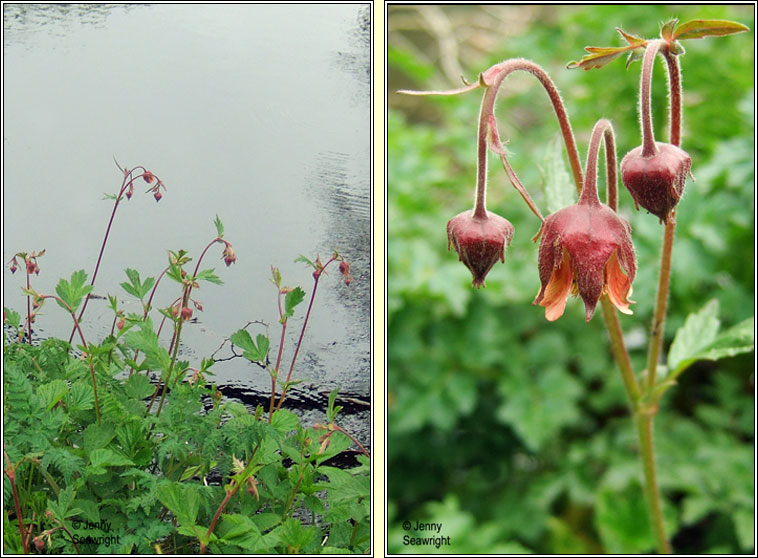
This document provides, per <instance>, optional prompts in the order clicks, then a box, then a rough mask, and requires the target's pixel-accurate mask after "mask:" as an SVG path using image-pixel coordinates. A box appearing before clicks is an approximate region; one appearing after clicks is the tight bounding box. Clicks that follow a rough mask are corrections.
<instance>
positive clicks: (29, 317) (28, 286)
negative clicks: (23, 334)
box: [24, 262, 70, 345]
mask: <svg viewBox="0 0 758 558" xmlns="http://www.w3.org/2000/svg"><path fill="white" fill-rule="evenodd" d="M24 263H26V262H24ZM24 267H27V266H24ZM29 279H30V277H29V268H28V267H27V269H26V289H27V290H29V289H31V288H32V284H31V281H30V280H29ZM26 328H27V329H26V331H27V337H28V338H29V344H30V345H31V344H32V297H31V295H26ZM69 342H70V341H69Z"/></svg>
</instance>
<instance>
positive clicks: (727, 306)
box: [387, 5, 755, 553]
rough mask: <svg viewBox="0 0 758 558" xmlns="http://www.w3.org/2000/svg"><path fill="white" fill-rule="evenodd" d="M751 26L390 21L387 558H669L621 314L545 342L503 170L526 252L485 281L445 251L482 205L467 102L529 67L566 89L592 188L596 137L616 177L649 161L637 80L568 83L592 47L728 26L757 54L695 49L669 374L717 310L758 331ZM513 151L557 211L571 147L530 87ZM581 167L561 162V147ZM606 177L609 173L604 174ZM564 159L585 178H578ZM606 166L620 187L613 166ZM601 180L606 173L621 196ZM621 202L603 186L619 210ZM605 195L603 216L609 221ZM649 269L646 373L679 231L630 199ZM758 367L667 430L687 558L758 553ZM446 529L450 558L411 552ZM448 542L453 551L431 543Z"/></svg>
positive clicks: (466, 17)
mask: <svg viewBox="0 0 758 558" xmlns="http://www.w3.org/2000/svg"><path fill="white" fill-rule="evenodd" d="M753 9H754V7H753V6H743V7H727V6H681V5H680V6H653V5H635V6H584V7H567V6H542V7H537V6H524V5H522V6H441V7H440V6H389V8H388V19H387V23H388V28H389V31H388V73H387V78H388V104H389V113H388V172H389V176H388V338H387V351H388V360H387V363H388V372H387V374H388V418H387V422H388V424H387V427H388V430H387V453H388V458H387V481H388V487H387V491H388V499H389V502H388V515H389V530H388V544H389V548H388V550H389V552H390V553H399V552H423V553H427V552H446V553H519V552H536V553H602V552H609V553H637V552H648V551H652V550H653V549H654V546H655V545H654V541H653V538H652V535H651V533H650V531H649V527H648V519H647V514H646V508H645V504H644V500H643V495H642V491H641V480H642V474H641V469H640V463H639V458H638V454H637V441H636V433H635V431H634V429H633V424H632V422H631V420H630V417H629V411H628V406H627V403H626V398H625V393H624V389H623V385H622V382H621V377H620V374H619V372H618V370H617V369H616V368H615V366H614V364H613V362H612V358H611V355H610V351H609V345H608V339H607V334H606V332H605V329H604V327H603V323H602V317H601V315H600V314H601V313H600V312H598V313H597V314H596V316H595V318H594V319H593V320H592V321H591V322H590V323H589V324H585V322H584V305H583V304H582V303H581V300H579V299H573V298H570V299H569V302H568V304H567V307H566V312H565V314H564V316H563V317H562V318H561V319H559V320H558V321H557V322H554V323H549V322H547V321H546V320H545V318H544V310H543V309H542V308H540V307H533V306H532V305H531V303H532V300H533V299H534V296H535V295H536V294H537V291H538V288H539V278H538V274H537V265H536V263H537V245H536V244H533V243H532V242H531V240H530V239H531V238H532V236H534V234H535V233H536V232H537V230H538V221H537V219H536V218H535V217H534V216H533V215H532V214H531V213H530V212H529V210H528V209H527V207H526V206H525V204H524V203H522V201H521V199H520V197H519V196H518V194H517V192H516V191H515V190H514V189H513V188H512V187H511V186H510V183H509V182H508V180H507V177H506V176H505V173H504V172H503V170H502V167H501V165H500V162H499V160H498V159H497V158H496V157H495V156H494V155H491V156H490V170H489V190H488V208H489V209H490V210H491V211H494V212H496V213H498V214H499V215H502V216H504V217H506V218H507V219H508V220H510V221H511V222H512V223H513V225H514V226H515V230H516V232H515V235H514V238H513V241H512V244H511V246H510V248H509V249H508V250H507V252H506V262H505V265H502V264H500V263H498V264H497V265H496V266H495V267H494V268H493V270H492V271H491V272H490V273H489V275H488V276H487V288H486V289H482V290H480V291H477V290H475V289H472V288H471V274H470V273H469V271H468V270H467V269H466V268H465V267H464V265H463V264H462V263H460V262H459V261H458V258H457V256H456V254H455V253H454V252H448V251H447V240H446V235H445V225H446V223H447V221H448V220H449V219H450V218H451V217H453V216H454V215H456V214H457V213H459V212H461V211H464V210H466V209H470V208H471V207H472V205H473V190H474V177H475V165H476V157H475V154H476V145H475V144H476V122H477V116H478V112H479V104H480V101H481V90H477V91H473V92H469V93H467V94H465V95H459V96H455V97H409V96H402V95H398V94H396V93H395V91H396V90H398V89H403V88H408V89H449V88H454V87H458V86H459V85H460V83H461V82H460V76H461V75H463V76H464V77H465V78H467V79H468V80H469V81H473V80H475V79H476V78H477V76H478V74H479V72H481V71H483V70H485V69H487V68H488V67H489V66H491V65H492V64H494V63H497V62H499V61H502V60H505V59H507V58H512V57H525V58H529V59H531V60H533V61H535V62H537V63H538V64H540V65H541V66H543V68H545V69H546V70H547V71H548V73H549V74H550V75H551V77H552V78H553V80H554V81H555V82H556V85H557V86H558V88H559V89H560V91H561V93H562V96H563V98H564V101H565V103H566V105H567V110H568V113H569V116H570V118H571V122H572V126H573V128H574V132H575V134H576V136H577V141H578V144H579V150H580V154H581V157H582V164H584V159H585V157H586V150H587V142H588V140H589V134H590V131H591V129H592V126H593V125H594V123H595V121H596V120H597V119H598V118H601V117H606V118H609V119H611V121H612V122H613V125H614V128H615V131H616V141H617V146H618V157H619V160H620V159H621V157H623V155H624V154H625V153H626V152H627V151H629V150H631V149H632V148H634V147H636V146H637V145H639V144H640V143H641V139H640V131H639V124H638V116H637V88H638V86H639V77H640V64H639V63H635V64H633V65H632V66H631V67H630V68H629V69H628V70H627V69H625V67H624V61H623V59H620V60H616V61H614V62H613V63H611V64H610V65H608V66H606V67H605V68H603V69H601V70H592V71H583V70H567V69H565V66H566V64H567V63H568V62H570V61H571V60H579V59H580V58H581V57H582V55H583V54H584V50H583V48H584V46H587V45H594V46H616V45H621V44H622V40H621V37H620V36H619V35H618V33H617V32H616V31H615V28H616V27H617V26H618V27H622V28H623V29H624V30H625V31H627V32H630V33H633V34H636V35H639V36H643V37H647V38H654V37H656V36H657V34H658V29H659V26H660V24H661V23H662V22H665V21H667V20H668V19H670V18H672V17H678V18H679V19H680V21H687V20H690V19H714V18H721V19H731V20H735V21H739V22H741V23H743V24H745V25H747V26H749V27H750V29H751V31H750V32H748V33H742V34H739V35H733V36H729V37H721V38H706V39H702V40H690V41H684V42H683V44H684V46H685V47H686V49H687V52H686V54H685V55H684V56H682V59H681V63H682V74H683V84H684V133H683V143H682V147H683V148H684V149H685V150H686V151H687V152H688V153H689V154H690V155H691V156H692V160H693V165H692V172H693V174H694V176H695V179H696V182H692V181H691V180H688V182H687V186H686V189H685V195H684V198H683V200H682V201H681V203H680V204H679V210H678V214H677V221H678V227H677V236H676V241H675V248H674V257H673V278H672V288H671V294H670V299H669V309H670V311H669V315H668V321H667V323H666V338H665V339H666V343H665V346H664V351H666V350H667V348H668V346H669V344H670V343H671V341H672V339H673V336H674V334H675V332H676V330H677V329H678V328H679V327H680V326H681V325H682V323H683V322H684V320H685V318H686V317H687V315H688V314H689V313H691V312H694V311H696V310H698V309H700V308H701V307H702V306H703V305H704V304H705V303H706V302H707V301H708V300H710V299H712V298H716V299H718V301H719V304H720V314H719V317H720V319H721V321H722V327H728V326H730V325H733V324H736V323H738V322H740V321H742V320H744V319H745V318H748V317H750V316H751V315H753V308H754V304H755V301H754V270H755V245H754V156H753V154H754V148H755V146H754V142H753V137H754V132H753V129H754V95H755V93H754V79H753V76H754V53H755V47H754V32H753V29H754V16H753ZM496 114H497V117H498V122H499V127H500V134H501V138H502V139H503V140H506V139H509V140H510V144H509V145H508V149H509V150H510V151H511V152H512V156H511V158H510V161H511V164H512V165H513V167H514V169H515V171H516V173H517V174H518V175H519V177H520V178H521V181H522V182H523V184H524V185H525V186H526V188H527V189H528V190H529V191H530V193H531V194H532V196H533V197H534V198H535V201H536V203H537V205H538V206H539V207H540V208H541V210H542V212H543V213H544V214H545V215H547V209H546V208H545V200H544V196H543V193H542V189H541V188H542V184H543V182H544V171H545V168H546V164H547V162H548V161H549V160H550V159H549V152H550V147H551V146H554V145H555V138H556V136H557V135H558V126H557V122H556V120H555V117H554V115H553V110H552V108H551V106H550V104H549V102H548V99H547V96H546V94H545V92H544V90H543V89H542V87H541V86H540V84H539V82H538V81H537V80H535V79H534V78H533V77H531V76H529V75H527V74H524V73H521V72H518V73H516V74H513V75H512V76H509V77H508V79H507V80H506V81H505V82H504V84H503V87H502V88H501V90H500V94H499V97H498V103H497V106H496ZM653 118H654V125H655V129H656V139H658V140H659V141H667V137H668V129H667V125H668V120H667V98H666V85H665V70H664V68H663V64H662V63H661V61H660V59H659V60H658V61H657V62H656V70H655V74H654V77H653ZM560 145H561V149H563V148H562V143H561V144H560ZM601 156H602V152H601ZM564 159H565V154H564ZM601 164H602V163H601ZM603 175H604V173H603V172H602V171H601V177H602V176H603ZM603 186H604V183H603V182H602V180H601V187H603ZM604 195H605V194H604V192H602V191H601V196H602V197H604ZM620 206H621V209H620V211H621V213H622V215H623V216H624V217H625V218H626V219H627V220H628V221H629V222H630V224H631V226H632V231H633V239H634V243H635V247H636V252H637V258H638V266H639V267H638V275H637V279H636V280H635V283H634V295H633V297H632V298H633V299H634V300H636V301H637V304H635V305H633V307H632V308H633V310H634V315H633V316H623V315H622V316H621V324H622V327H623V329H624V333H625V336H626V341H627V345H628V348H629V350H630V352H631V356H632V360H633V363H634V365H635V369H637V370H640V369H642V368H644V359H645V353H646V348H647V335H648V325H649V323H650V320H651V317H652V307H653V304H654V299H655V292H656V281H657V270H658V265H659V252H660V243H661V235H662V227H661V225H659V223H658V219H656V218H655V217H653V216H651V215H648V214H646V213H645V212H644V211H643V212H636V211H635V210H634V204H633V202H632V199H631V196H630V195H629V193H628V192H627V191H626V190H625V189H623V187H622V189H621V191H620ZM754 358H755V357H754V354H752V353H751V354H744V355H741V356H738V357H734V358H731V359H726V360H721V361H719V362H701V363H698V364H696V365H695V366H693V367H692V368H690V369H689V370H688V371H687V372H685V374H684V375H683V376H682V377H681V379H680V382H679V385H677V386H675V387H674V388H673V389H672V390H670V391H669V392H668V393H667V395H666V396H665V397H664V399H663V401H662V406H661V412H660V413H659V415H658V417H657V418H656V423H655V424H656V451H657V464H658V475H659V482H660V485H661V489H662V492H663V496H664V508H665V515H666V518H667V522H668V525H667V529H668V532H669V533H670V536H671V539H672V542H673V545H674V549H675V551H676V552H678V553H748V552H751V553H752V552H753V550H754V529H753V525H754V516H753V509H754V502H753V493H754V461H753V455H754V454H753V444H754V404H755V401H754V381H755V374H754V370H755V368H754ZM417 520H418V521H424V522H437V523H441V524H442V530H441V533H440V535H443V536H450V545H449V546H447V545H443V546H440V548H439V549H437V548H435V547H434V546H421V547H419V546H411V545H404V544H403V536H404V535H411V536H414V537H420V536H427V535H429V533H428V532H415V531H413V530H411V531H406V530H404V529H403V525H402V524H403V522H404V521H411V522H412V524H413V523H415V522H416V521H417ZM431 534H436V533H431Z"/></svg>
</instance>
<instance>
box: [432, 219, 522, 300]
mask: <svg viewBox="0 0 758 558" xmlns="http://www.w3.org/2000/svg"><path fill="white" fill-rule="evenodd" d="M512 237H513V225H511V224H510V223H509V222H508V221H507V220H506V219H504V218H503V217H500V216H499V215H496V214H494V213H490V212H489V211H485V212H484V215H479V214H477V212H476V211H474V210H469V211H464V212H463V213H459V214H458V215H456V216H455V217H453V218H452V219H450V221H449V222H448V224H447V248H448V250H449V249H450V246H451V245H452V246H453V247H454V248H455V251H456V252H457V253H458V258H459V259H460V260H461V261H462V262H463V263H464V264H465V265H466V267H467V268H469V270H470V271H471V275H472V276H473V282H472V285H473V286H474V287H476V288H480V287H483V286H484V278H485V277H486V276H487V273H488V272H489V270H490V269H492V266H494V265H495V263H497V261H498V260H500V261H501V262H505V247H506V246H508V245H509V244H510V243H511V238H512Z"/></svg>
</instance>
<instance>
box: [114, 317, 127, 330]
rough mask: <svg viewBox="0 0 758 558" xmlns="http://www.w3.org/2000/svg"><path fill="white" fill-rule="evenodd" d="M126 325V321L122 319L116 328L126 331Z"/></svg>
mask: <svg viewBox="0 0 758 558" xmlns="http://www.w3.org/2000/svg"><path fill="white" fill-rule="evenodd" d="M125 325H126V320H124V318H121V319H120V320H119V321H118V322H116V327H117V328H118V329H120V330H121V329H124V326H125Z"/></svg>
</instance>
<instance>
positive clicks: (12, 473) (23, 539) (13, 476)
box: [3, 450, 29, 554]
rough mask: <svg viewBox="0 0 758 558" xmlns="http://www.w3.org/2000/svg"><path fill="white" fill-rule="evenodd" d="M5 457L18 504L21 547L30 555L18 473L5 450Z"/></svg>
mask: <svg viewBox="0 0 758 558" xmlns="http://www.w3.org/2000/svg"><path fill="white" fill-rule="evenodd" d="M3 455H5V461H6V463H8V466H7V467H6V469H5V474H6V475H8V478H9V479H10V481H11V489H12V490H13V501H14V503H15V504H16V517H17V518H18V530H19V532H20V533H21V545H22V546H23V548H24V554H29V548H28V546H27V540H26V533H25V530H24V518H23V517H22V516H21V504H20V502H19V500H18V490H17V489H16V471H15V469H14V468H13V464H12V463H11V460H10V457H8V452H6V451H5V450H3Z"/></svg>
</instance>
